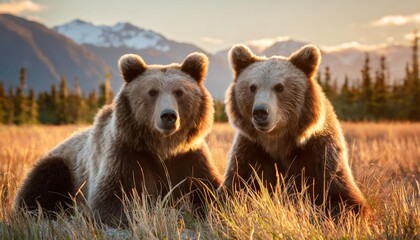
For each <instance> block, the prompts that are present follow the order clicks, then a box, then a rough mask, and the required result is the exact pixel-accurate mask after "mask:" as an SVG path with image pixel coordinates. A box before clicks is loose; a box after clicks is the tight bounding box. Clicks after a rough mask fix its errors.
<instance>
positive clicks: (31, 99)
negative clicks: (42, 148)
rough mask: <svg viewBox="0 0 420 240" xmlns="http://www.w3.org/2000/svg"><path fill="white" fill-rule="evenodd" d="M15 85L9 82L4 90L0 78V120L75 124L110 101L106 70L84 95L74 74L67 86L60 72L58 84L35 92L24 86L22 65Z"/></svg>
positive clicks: (85, 120)
mask: <svg viewBox="0 0 420 240" xmlns="http://www.w3.org/2000/svg"><path fill="white" fill-rule="evenodd" d="M19 76H20V77H19V85H18V86H17V87H13V86H10V87H9V89H8V91H7V92H6V89H5V87H4V84H3V83H2V82H1V81H0V123H3V124H16V125H22V124H38V123H40V124H54V125H61V124H75V123H89V122H92V121H93V118H94V116H95V114H96V112H97V111H98V109H99V108H100V107H101V106H103V105H105V104H109V103H111V102H112V98H113V92H112V90H111V85H110V74H106V75H105V81H104V83H102V84H101V85H100V87H99V94H98V93H97V91H96V90H93V91H91V92H90V93H89V94H87V95H85V94H84V93H83V92H82V91H81V89H80V86H79V81H78V79H77V78H75V79H74V87H73V89H71V88H70V87H69V86H68V83H67V79H66V78H65V77H64V76H63V77H61V79H60V82H59V84H58V86H56V85H55V84H53V85H51V88H50V90H49V91H43V92H39V93H38V94H35V91H34V90H33V89H32V88H29V89H27V86H26V68H24V67H23V68H21V69H20V74H19Z"/></svg>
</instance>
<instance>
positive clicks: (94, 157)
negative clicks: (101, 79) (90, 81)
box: [15, 53, 221, 225]
mask: <svg viewBox="0 0 420 240" xmlns="http://www.w3.org/2000/svg"><path fill="white" fill-rule="evenodd" d="M207 66H208V60H207V57H206V56H205V55H204V54H199V53H194V54H190V55H189V56H188V57H187V58H186V59H185V60H184V62H183V63H182V64H171V65H166V66H160V65H147V64H145V63H144V61H143V60H142V59H141V58H140V57H139V56H136V55H125V56H123V57H122V58H121V59H120V61H119V68H120V71H121V74H122V77H123V79H124V81H125V83H124V86H123V87H122V88H121V90H120V92H119V93H118V94H117V96H116V97H115V99H114V101H113V103H112V104H111V105H109V106H105V107H104V108H102V109H101V110H100V112H99V113H98V114H97V115H96V118H95V122H94V124H93V126H92V127H91V128H89V129H87V130H85V131H82V132H79V133H76V134H74V135H73V136H71V137H70V138H69V139H67V140H65V141H64V142H63V143H61V144H60V145H59V146H57V147H56V148H55V149H53V150H52V151H51V152H50V153H48V154H47V155H46V156H44V157H43V158H42V159H40V160H39V161H38V162H37V163H36V164H35V166H34V167H33V169H32V170H31V171H30V172H29V174H28V175H27V177H26V179H24V181H23V184H22V186H21V187H20V189H19V191H18V193H17V196H16V199H15V207H16V208H19V209H20V208H23V209H26V210H29V211H34V210H36V209H37V208H38V206H40V207H42V208H43V209H44V210H46V211H47V212H48V211H58V209H59V208H60V207H63V208H66V207H67V206H68V205H71V204H72V200H71V198H72V197H75V196H76V198H77V199H78V200H81V201H83V202H84V203H85V204H86V205H87V206H88V208H89V209H90V210H91V211H92V212H93V214H94V215H95V216H96V217H97V218H98V219H100V220H102V221H103V222H104V223H106V224H110V225H113V224H118V223H119V222H122V223H125V222H126V218H125V215H124V212H123V207H122V203H121V199H122V198H123V193H125V194H127V196H128V197H129V198H132V193H133V190H136V191H137V192H138V193H139V194H141V193H145V194H147V195H149V196H150V197H151V198H152V199H156V198H158V197H159V196H164V195H166V194H167V193H168V192H169V191H170V190H171V188H172V187H174V186H176V185H178V184H179V185H178V186H177V187H176V188H175V190H174V191H173V193H172V196H173V197H174V198H175V199H179V198H180V197H182V196H184V195H186V194H188V195H192V198H193V202H194V203H195V204H197V205H200V204H201V203H202V201H203V198H202V197H201V196H200V195H201V194H203V193H204V191H205V189H206V187H205V185H207V187H209V188H210V189H214V188H217V187H219V185H220V182H221V178H220V176H219V174H218V172H217V170H216V168H215V166H214V165H213V162H212V159H211V155H210V152H209V150H208V147H207V145H206V143H205V141H204V137H205V136H206V135H207V134H208V133H209V132H210V130H211V127H212V123H213V113H214V109H213V100H212V98H211V96H210V94H209V93H208V92H207V90H206V89H205V88H204V84H203V82H204V78H205V76H206V73H207ZM199 181H200V182H199ZM202 183H204V184H205V185H203V184H202ZM82 198H84V200H82Z"/></svg>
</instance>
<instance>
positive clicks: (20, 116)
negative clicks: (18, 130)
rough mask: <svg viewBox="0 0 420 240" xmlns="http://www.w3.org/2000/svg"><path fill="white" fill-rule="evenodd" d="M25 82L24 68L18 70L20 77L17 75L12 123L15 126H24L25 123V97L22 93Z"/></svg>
mask: <svg viewBox="0 0 420 240" xmlns="http://www.w3.org/2000/svg"><path fill="white" fill-rule="evenodd" d="M25 81H26V68H24V67H22V68H21V69H20V75H19V87H18V88H16V95H15V98H14V106H15V114H14V115H15V116H14V117H15V119H14V121H13V122H14V123H15V124H17V125H20V124H24V123H26V121H27V118H26V111H27V110H26V109H27V107H26V96H25V93H24V87H25V86H26V83H25Z"/></svg>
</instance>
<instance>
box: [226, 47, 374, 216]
mask: <svg viewBox="0 0 420 240" xmlns="http://www.w3.org/2000/svg"><path fill="white" fill-rule="evenodd" d="M229 58H230V62H231V65H232V69H233V72H234V77H235V78H234V81H233V83H232V84H231V85H230V87H229V89H228V90H227V93H226V111H227V114H228V117H229V120H230V122H231V123H232V124H233V125H234V126H235V127H236V129H237V131H236V136H235V140H234V143H233V145H232V148H231V152H230V161H229V164H228V166H227V168H226V173H225V180H224V183H223V187H224V188H227V189H230V190H238V189H241V188H243V187H244V184H245V183H248V184H251V186H252V187H253V188H255V189H257V188H258V184H255V182H253V179H254V177H255V175H254V171H255V172H256V174H257V175H258V177H259V178H261V179H262V180H263V182H264V183H265V185H266V186H267V188H269V190H272V189H273V187H274V186H275V185H276V183H277V182H278V180H281V179H279V178H278V176H279V175H282V176H283V177H284V179H285V180H286V181H293V182H294V186H295V189H297V190H299V191H301V190H302V186H303V185H304V184H306V186H308V187H309V190H308V193H309V194H310V195H311V198H312V200H313V201H314V202H315V203H316V204H323V203H324V202H326V201H327V206H328V205H330V206H331V209H332V210H333V212H337V211H338V209H339V208H340V206H339V205H340V204H342V203H343V204H345V206H346V207H348V208H349V209H353V210H355V211H356V212H357V213H359V212H360V211H361V210H362V211H365V210H367V209H368V206H367V204H366V201H365V198H364V197H363V195H362V193H361V191H360V190H359V188H358V187H357V185H356V183H355V181H354V179H353V175H352V173H351V170H350V167H349V164H348V156H347V147H346V143H345V140H344V137H343V133H342V130H341V127H340V124H339V122H338V120H337V117H336V115H335V112H334V110H333V107H332V106H331V104H330V102H329V101H328V99H327V98H326V96H325V95H324V93H323V91H322V89H321V87H320V86H319V84H318V83H317V82H316V81H315V80H314V79H313V76H314V74H315V73H316V72H317V68H318V65H319V63H320V58H321V56H320V51H319V50H318V49H317V48H316V47H314V46H311V45H308V46H304V47H302V48H301V49H300V50H298V51H297V52H295V53H293V54H292V55H291V56H290V57H281V56H274V57H271V58H266V57H259V56H255V55H254V54H253V53H252V52H251V51H250V50H249V48H248V47H246V46H244V45H237V46H234V47H233V48H232V49H231V51H230V53H229ZM222 189H223V188H221V189H220V190H222Z"/></svg>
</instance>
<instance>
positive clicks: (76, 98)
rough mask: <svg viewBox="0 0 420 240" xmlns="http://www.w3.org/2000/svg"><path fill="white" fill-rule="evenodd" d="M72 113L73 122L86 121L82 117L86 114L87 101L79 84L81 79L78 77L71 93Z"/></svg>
mask: <svg viewBox="0 0 420 240" xmlns="http://www.w3.org/2000/svg"><path fill="white" fill-rule="evenodd" d="M70 98H71V101H70V115H71V120H70V122H72V123H78V122H81V121H84V120H83V119H82V117H83V115H84V114H85V110H86V109H85V103H84V100H83V97H82V91H81V90H80V86H79V79H78V78H77V77H76V78H75V79H74V91H73V93H72V94H71V95H70Z"/></svg>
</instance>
